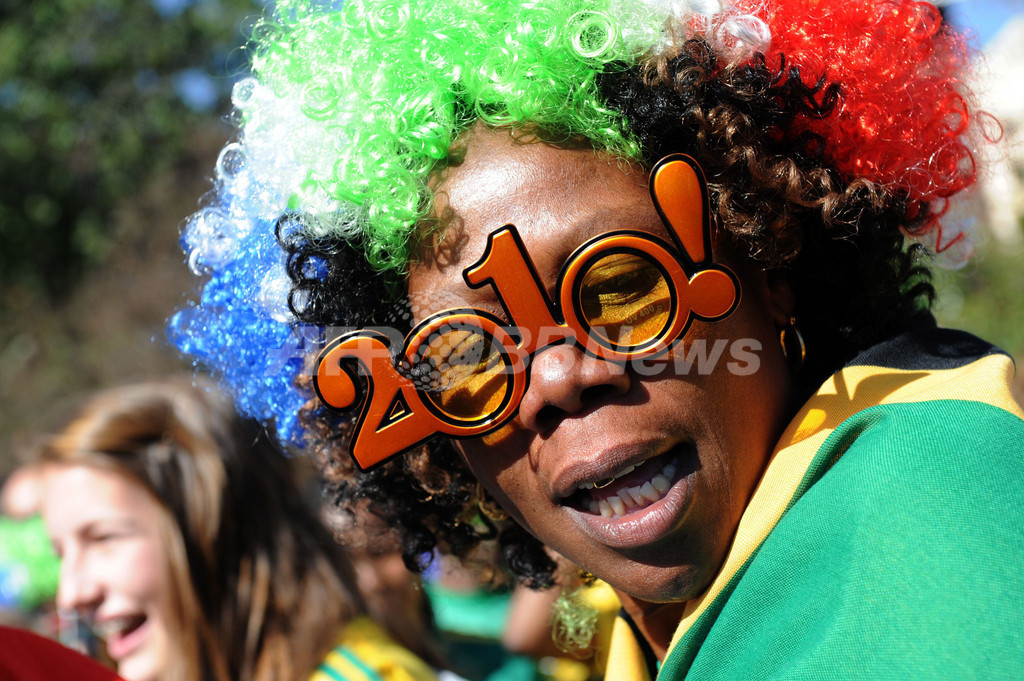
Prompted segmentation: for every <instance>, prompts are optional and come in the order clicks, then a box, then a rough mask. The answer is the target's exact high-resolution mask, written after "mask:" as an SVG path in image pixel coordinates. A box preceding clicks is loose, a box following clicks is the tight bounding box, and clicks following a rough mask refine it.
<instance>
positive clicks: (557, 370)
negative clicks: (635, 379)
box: [519, 344, 632, 433]
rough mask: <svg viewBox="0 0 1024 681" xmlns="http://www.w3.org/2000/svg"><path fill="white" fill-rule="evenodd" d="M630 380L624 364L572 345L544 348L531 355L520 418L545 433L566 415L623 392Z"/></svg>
mask: <svg viewBox="0 0 1024 681" xmlns="http://www.w3.org/2000/svg"><path fill="white" fill-rule="evenodd" d="M631 381H632V378H631V377H630V375H629V373H628V372H627V370H626V367H625V366H623V365H621V364H616V363H614V362H608V361H605V360H603V359H598V358H597V357H593V356H591V355H588V354H586V353H584V352H583V350H582V349H580V348H579V347H577V346H575V345H571V344H564V345H555V346H552V347H549V348H546V349H544V350H542V351H540V352H539V353H537V354H536V355H534V356H533V360H532V362H531V364H530V386H529V388H527V390H526V394H525V395H524V396H523V400H522V402H521V403H520V405H519V419H520V421H521V422H522V423H523V425H524V426H525V427H526V428H528V429H530V430H532V431H534V432H537V433H548V432H550V431H552V430H554V429H555V427H557V426H558V423H559V422H560V421H561V420H562V419H563V418H565V417H566V416H571V415H573V414H577V413H580V412H583V411H585V410H587V409H591V408H593V407H594V406H597V405H599V404H600V403H601V402H603V401H606V400H608V399H610V398H613V397H618V396H620V395H624V394H625V393H627V392H628V391H629V388H630V384H631Z"/></svg>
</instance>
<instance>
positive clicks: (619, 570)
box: [408, 127, 790, 602]
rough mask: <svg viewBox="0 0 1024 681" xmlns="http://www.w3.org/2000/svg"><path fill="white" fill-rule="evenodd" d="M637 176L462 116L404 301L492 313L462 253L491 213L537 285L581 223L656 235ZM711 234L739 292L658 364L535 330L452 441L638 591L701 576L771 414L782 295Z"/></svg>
mask: <svg viewBox="0 0 1024 681" xmlns="http://www.w3.org/2000/svg"><path fill="white" fill-rule="evenodd" d="M647 181H648V177H647V173H646V172H645V171H642V170H640V169H638V168H636V167H631V166H629V165H627V164H625V163H623V162H621V161H616V160H615V159H612V158H610V157H608V156H606V155H602V154H597V153H594V152H593V151H589V150H578V149H574V150H570V149H564V148H558V147H553V146H549V145H545V144H541V143H523V142H517V141H515V140H513V139H512V137H511V136H510V135H509V133H508V132H501V131H489V130H486V129H483V128H479V127H478V128H476V129H474V131H472V132H471V133H470V135H469V137H468V141H467V147H466V149H465V156H464V159H463V161H462V162H461V163H460V164H458V165H455V166H452V167H450V168H448V169H446V170H445V171H443V172H442V173H441V174H440V175H439V176H438V177H437V178H435V215H436V217H437V218H438V219H439V220H440V221H441V224H442V227H443V229H444V238H443V240H441V242H440V244H439V245H436V246H434V247H432V248H425V249H424V252H423V253H421V254H420V256H419V258H418V259H417V263H416V264H414V265H413V267H412V268H411V271H410V275H409V280H408V286H409V292H408V295H409V299H410V303H411V304H412V306H413V311H414V313H415V315H416V317H417V318H419V319H422V318H423V317H424V316H426V315H428V314H430V313H432V312H436V311H438V310H442V309H445V308H451V307H458V306H469V307H474V308H482V309H485V310H488V311H491V312H493V313H495V314H497V315H499V316H504V315H503V313H502V310H501V308H500V306H499V304H498V301H497V299H496V297H495V296H494V293H493V289H492V288H491V287H489V286H488V287H484V288H480V289H476V290H471V289H469V288H468V287H467V286H466V284H465V283H464V281H463V279H462V271H463V269H465V268H466V267H468V266H469V265H471V264H473V263H474V262H475V261H476V260H477V259H478V258H479V257H480V256H481V254H482V253H483V252H484V248H485V244H486V239H487V235H488V233H490V232H492V231H494V230H496V229H499V228H500V227H502V226H503V225H506V224H509V223H511V224H514V225H515V226H516V228H517V229H518V231H519V233H520V235H521V236H522V238H523V241H524V243H525V245H526V249H527V251H528V252H529V254H530V256H531V257H532V259H533V261H534V264H535V266H536V268H537V271H538V274H539V275H540V278H541V280H542V281H543V283H544V285H545V287H546V288H547V292H548V294H549V295H551V294H552V292H553V288H554V283H555V280H556V277H557V275H558V272H559V268H560V267H561V266H562V264H563V263H564V262H565V260H566V258H567V257H568V256H569V255H570V254H571V253H572V252H573V250H574V249H575V248H576V247H577V246H579V245H580V244H581V243H583V242H584V241H586V240H587V239H589V238H591V237H594V236H595V235H598V234H601V233H603V232H607V231H610V230H614V229H627V228H628V229H638V230H643V231H647V232H650V233H652V234H655V235H658V236H660V237H662V238H663V239H666V240H667V239H668V238H669V237H668V233H667V230H666V228H665V226H664V224H663V223H662V221H661V219H660V218H659V216H658V213H657V212H656V210H655V208H654V205H653V203H652V200H651V197H650V193H649V190H648V183H647ZM720 251H721V249H719V252H716V255H718V256H720V257H719V258H718V260H719V262H722V263H723V264H725V265H727V266H729V267H730V268H732V269H733V270H734V271H735V272H736V273H737V274H738V276H739V278H740V282H741V290H742V293H741V302H740V304H739V306H738V307H737V308H736V310H735V311H734V312H733V313H732V314H731V315H730V316H729V317H727V318H726V319H724V320H722V321H718V322H714V323H706V322H701V321H695V322H694V323H693V326H692V327H691V328H690V329H689V331H688V332H687V333H686V335H685V336H684V339H683V340H684V345H683V350H677V351H676V355H675V357H674V358H672V361H669V362H665V363H663V366H662V367H661V370H659V371H655V372H650V371H638V370H637V369H635V368H623V367H621V366H620V365H616V364H613V363H609V362H605V361H602V360H599V359H595V358H594V357H591V356H587V355H584V354H583V353H582V352H581V351H580V350H579V349H578V348H576V347H572V346H569V345H556V346H552V347H549V348H548V349H546V350H542V351H540V352H539V353H538V354H537V355H536V356H535V357H534V358H533V361H532V363H531V367H530V383H529V387H528V389H527V392H526V394H525V397H524V398H523V400H522V402H521V404H520V407H519V413H518V415H517V416H516V418H515V419H514V420H513V421H512V422H511V423H510V424H509V425H508V426H506V427H505V428H503V429H502V430H500V431H498V432H497V433H495V434H492V435H490V436H487V437H485V438H478V439H474V440H462V441H459V443H458V446H459V447H460V449H461V451H462V453H463V456H464V457H465V460H466V463H467V464H468V466H469V467H470V469H471V470H472V471H473V473H474V474H475V475H476V476H477V478H478V479H479V480H480V481H481V482H482V483H483V484H484V485H485V486H486V487H487V489H488V490H489V491H490V492H491V493H492V494H493V495H494V496H495V498H496V499H498V501H499V502H500V503H501V504H502V506H503V507H504V508H505V509H506V510H507V511H508V512H509V513H510V514H511V515H512V516H513V517H514V518H515V519H516V520H517V521H519V522H520V523H521V524H522V525H523V526H524V527H526V528H527V529H528V530H529V531H530V532H532V533H533V534H534V535H535V536H536V537H537V538H538V539H540V540H541V541H542V542H543V543H545V544H546V545H548V546H550V547H551V548H553V549H555V550H556V551H558V552H559V553H561V554H562V555H564V556H566V557H567V558H569V559H570V560H572V561H573V562H574V563H576V564H578V565H580V566H582V567H584V568H586V569H588V570H589V571H591V572H592V573H594V574H595V575H597V576H598V577H600V578H602V579H604V580H605V581H607V582H609V583H610V584H611V585H612V586H614V587H616V588H617V589H619V590H621V591H624V592H625V593H627V594H629V595H631V596H633V597H635V598H640V599H643V600H646V601H655V602H665V601H680V600H685V599H688V598H691V597H693V596H695V595H697V594H698V593H699V592H700V591H701V590H702V589H703V588H704V587H705V586H706V585H707V584H708V583H709V581H710V580H711V578H712V577H713V576H714V574H715V572H716V571H717V569H718V568H719V566H720V565H721V563H722V561H723V559H724V555H725V552H726V550H727V548H728V545H729V542H730V540H731V539H732V535H733V532H734V530H735V528H736V525H737V523H738V522H739V518H740V515H741V513H742V512H743V509H744V507H745V505H746V503H747V500H748V499H749V496H750V494H751V492H752V491H753V488H754V485H755V484H756V482H757V480H758V478H759V477H760V475H761V472H762V470H763V469H764V466H765V464H766V461H767V457H768V455H769V453H770V452H771V450H772V447H773V445H774V443H775V441H776V439H777V438H778V436H779V434H780V433H781V430H782V428H783V427H784V425H785V422H786V420H787V415H788V410H787V405H788V393H789V386H790V381H789V372H788V370H787V369H786V367H785V362H784V360H783V358H782V355H781V351H780V349H779V344H778V335H777V331H776V328H777V327H778V326H779V325H781V323H783V322H784V320H785V319H786V318H787V317H786V310H784V309H782V308H784V307H785V305H784V304H780V301H781V296H780V295H777V294H776V291H774V290H773V289H772V288H771V287H769V286H768V284H767V283H766V278H765V276H764V274H763V273H762V272H760V271H755V270H753V269H752V268H747V267H744V266H743V264H742V263H739V262H736V261H735V260H730V259H728V258H723V257H721V253H720ZM684 351H685V354H684ZM701 353H703V354H704V357H703V358H701V357H700V356H699V355H700V354H701ZM716 354H717V355H718V356H717V359H716ZM687 359H688V360H689V361H690V364H689V366H687V362H686V360H687ZM641 374H643V375H641ZM633 466H635V468H633V469H632V470H628V469H629V468H630V467H633ZM623 471H627V472H625V473H624V472H623ZM610 478H615V479H614V480H613V481H612V482H611V483H610V484H607V485H604V484H603V483H605V482H607V481H608V480H609V479H610ZM594 483H598V485H599V486H597V487H595V486H594ZM634 492H635V494H634Z"/></svg>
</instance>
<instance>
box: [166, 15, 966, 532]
mask: <svg viewBox="0 0 1024 681" xmlns="http://www.w3.org/2000/svg"><path fill="white" fill-rule="evenodd" d="M969 59H970V54H969V51H968V50H967V48H966V47H965V44H964V41H963V40H962V38H961V37H960V36H958V35H957V34H955V33H954V32H953V31H951V30H950V29H949V28H948V27H947V26H946V25H944V24H943V22H942V18H941V16H940V14H939V12H938V10H937V9H936V8H935V7H934V6H932V5H931V4H929V3H926V2H910V1H905V0H762V1H757V0H735V1H733V2H729V1H721V2H720V1H717V0H543V1H542V2H541V1H539V0H531V1H525V2H516V1H512V2H510V1H508V0H346V1H345V2H343V3H337V2H321V1H307V2H300V1H299V0H280V1H279V2H278V3H276V9H275V10H274V14H273V16H271V17H268V18H266V19H265V20H263V21H262V22H260V23H259V24H258V25H257V26H256V27H255V28H254V31H253V36H252V76H251V77H249V78H246V79H245V80H243V81H241V82H239V83H238V84H237V85H236V86H235V89H234V94H233V102H234V105H235V108H236V115H237V120H238V122H239V135H238V138H237V140H236V141H234V142H232V143H231V144H229V145H227V146H226V147H225V148H224V150H223V152H222V153H221V156H220V158H219V160H218V163H217V169H216V186H215V188H214V191H213V192H212V194H211V195H210V197H209V199H208V201H207V202H206V204H205V205H204V207H203V208H202V209H201V210H200V211H199V212H198V213H196V214H195V215H194V216H192V218H191V220H190V221H189V223H188V225H187V227H186V229H185V232H184V235H183V243H184V246H185V248H186V250H187V252H188V257H189V263H190V265H191V266H192V268H193V270H194V271H195V272H196V273H197V274H198V275H206V276H208V279H207V280H206V283H205V286H204V288H203V292H202V297H201V299H200V301H199V302H198V303H196V304H194V305H193V306H191V307H189V308H188V309H185V310H183V311H181V312H180V313H179V314H178V315H177V316H176V317H175V318H174V319H173V320H172V322H171V324H170V332H171V336H172V338H173V340H174V342H175V343H176V344H177V345H178V347H179V348H180V349H181V350H183V351H184V352H186V353H187V354H191V355H192V356H194V357H195V358H196V360H197V361H198V362H199V363H202V364H204V365H206V366H207V367H208V368H210V369H212V370H213V371H214V373H215V374H217V375H219V377H220V378H222V379H223V381H224V382H225V383H226V384H227V385H228V387H229V388H230V389H231V390H232V391H233V393H234V394H235V396H236V397H237V400H238V404H239V406H240V408H241V409H242V411H244V412H245V413H246V414H248V415H250V416H254V417H256V418H259V419H262V420H263V421H264V422H266V423H268V424H273V425H275V426H276V429H277V432H278V434H279V435H280V437H281V438H282V439H284V440H286V441H288V442H291V443H293V444H300V443H302V441H303V433H304V429H303V426H302V425H301V424H300V420H299V412H300V408H301V407H302V406H303V405H304V404H306V403H307V401H309V400H310V399H311V396H312V393H311V391H309V390H308V386H307V387H306V388H300V387H299V386H300V385H302V384H303V378H302V375H303V374H304V372H306V371H308V359H307V358H309V357H311V356H312V357H315V355H316V353H317V352H318V350H319V348H320V344H321V343H322V341H323V340H324V339H323V335H322V333H321V332H320V330H319V327H324V326H331V325H334V326H362V325H367V324H381V323H386V322H391V323H393V324H398V323H399V322H401V321H402V315H401V313H400V311H398V312H395V310H396V309H398V308H396V307H395V306H396V305H398V304H399V301H400V300H401V297H402V292H401V280H402V276H403V272H404V271H405V269H406V267H407V265H408V262H409V258H410V253H411V252H413V248H414V246H415V243H414V239H415V236H416V234H417V230H418V229H422V225H423V221H424V218H425V217H426V216H427V215H428V213H429V211H430V208H431V194H430V190H429V188H428V179H429V178H430V176H431V173H432V171H434V170H436V169H438V168H439V167H443V165H444V164H445V163H446V162H447V160H448V159H449V156H450V154H452V153H453V148H457V144H456V143H457V142H458V140H459V138H460V135H462V134H463V133H464V132H465V131H466V130H468V129H469V128H470V127H471V126H473V125H476V124H478V123H483V124H485V125H488V126H492V127H506V128H512V129H527V130H531V131H534V132H538V133H540V134H542V135H543V137H544V139H545V140H548V141H551V142H554V143H559V142H565V143H572V144H574V145H579V144H586V145H589V146H591V147H593V148H594V149H596V150H600V151H607V152H610V153H612V154H614V155H617V156H619V157H621V158H623V159H625V160H628V161H630V162H635V163H639V164H642V165H645V166H646V167H650V166H651V165H653V163H654V162H655V161H656V160H658V158H660V157H661V156H663V155H665V154H667V153H673V152H683V153H687V154H690V155H692V156H694V157H695V158H696V159H697V160H698V162H699V163H700V164H701V166H702V168H703V170H704V172H705V174H706V175H707V178H708V187H709V192H710V198H711V203H712V214H713V221H714V223H715V229H716V230H717V233H718V235H719V238H724V239H729V240H731V241H733V243H734V245H735V246H736V247H737V249H738V251H739V252H740V253H743V254H746V255H748V256H749V257H750V258H752V259H754V260H755V261H756V262H758V263H759V264H760V265H761V266H762V267H764V268H766V269H769V270H784V271H785V272H786V276H788V277H790V278H791V279H792V281H793V282H794V287H795V288H797V289H798V293H799V294H800V295H798V313H799V314H802V317H801V318H802V319H803V320H804V327H803V328H804V334H805V337H806V338H807V342H808V346H809V348H810V350H809V353H810V356H811V357H813V358H814V359H813V361H810V362H809V363H808V366H805V369H804V373H805V374H807V379H806V380H807V381H808V382H809V383H810V382H813V381H815V380H819V379H821V378H822V377H824V376H825V375H827V374H828V373H829V372H831V371H834V370H835V369H836V368H837V367H838V365H840V364H841V363H842V361H843V360H844V359H845V358H848V357H849V356H851V355H852V354H853V352H854V351H855V350H856V349H857V348H859V347H864V346H865V345H866V344H868V343H871V342H875V341H877V340H878V339H879V338H881V337H884V336H885V335H886V334H890V333H893V331H894V329H897V328H898V327H899V325H900V324H906V323H908V322H907V320H908V319H913V318H915V315H917V313H918V312H920V298H921V297H922V296H923V297H925V298H927V297H929V296H930V293H931V289H930V287H929V286H928V283H927V272H926V271H925V270H923V268H921V267H920V265H919V261H918V258H917V256H918V254H919V252H920V251H923V250H924V248H927V250H929V251H930V252H931V253H932V254H939V253H942V254H945V255H946V256H947V257H951V258H952V259H954V260H955V259H957V258H962V257H964V254H966V253H967V251H968V248H969V238H968V235H967V234H965V233H964V231H963V228H962V227H961V226H958V225H954V224H951V221H949V220H947V219H944V217H945V215H946V208H947V202H948V200H949V199H950V198H951V197H952V196H953V195H955V194H957V193H958V192H960V191H961V190H963V189H964V188H966V187H968V186H969V185H971V184H972V183H973V182H974V180H975V174H976V170H975V162H974V155H973V152H972V145H973V144H974V140H976V139H979V138H981V137H984V134H983V133H984V131H983V130H981V128H982V127H983V123H985V119H984V117H983V116H979V115H978V114H977V113H976V112H975V111H974V110H973V108H972V103H971V99H970V95H969V93H968V90H967V88H966V87H965V85H964V83H963V82H961V78H962V77H963V74H964V73H965V71H966V70H967V66H968V63H969ZM913 244H918V245H916V246H915V245H913ZM922 245H923V247H922ZM801 289H802V290H801ZM399 325H400V324H399ZM328 340H329V339H328ZM304 367H306V368H304ZM307 383H308V381H307ZM467 484H468V483H467ZM424 496H425V495H424ZM464 501H465V499H464V498H462V502H464ZM462 502H460V503H462ZM454 503H455V502H453V504H454ZM457 515H458V512H457V510H455V509H454V507H453V510H451V512H450V517H456V516H457ZM429 544H430V541H429V540H426V541H425V542H420V543H419V546H420V548H430V546H429Z"/></svg>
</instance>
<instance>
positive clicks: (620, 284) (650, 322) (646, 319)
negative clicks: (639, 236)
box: [580, 253, 672, 347]
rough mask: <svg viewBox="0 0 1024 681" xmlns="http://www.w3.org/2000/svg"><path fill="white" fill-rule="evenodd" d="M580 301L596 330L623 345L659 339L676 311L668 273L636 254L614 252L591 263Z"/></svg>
mask: <svg viewBox="0 0 1024 681" xmlns="http://www.w3.org/2000/svg"><path fill="white" fill-rule="evenodd" d="M580 304H581V307H582V309H583V316H584V318H585V320H586V322H587V324H588V325H589V326H590V327H591V330H592V333H596V334H597V335H599V336H601V337H603V338H605V339H606V340H608V341H610V342H611V343H614V344H615V345H618V346H620V347H623V346H625V347H632V346H638V345H642V344H644V343H647V342H648V341H650V340H652V339H655V338H657V337H658V336H659V335H661V333H662V332H663V331H664V330H665V327H666V325H667V324H668V322H669V314H670V313H671V311H672V297H671V293H670V289H669V283H668V281H667V280H666V279H665V275H664V274H662V272H661V270H660V269H658V267H657V266H655V264H654V263H653V262H651V261H650V260H648V259H647V258H644V257H642V256H639V255H635V254H633V253H612V254H609V255H606V256H605V257H603V258H600V259H599V260H598V261H597V262H595V263H594V264H593V265H591V267H590V269H588V270H587V273H586V274H585V275H584V276H583V281H582V285H581V286H580Z"/></svg>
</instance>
